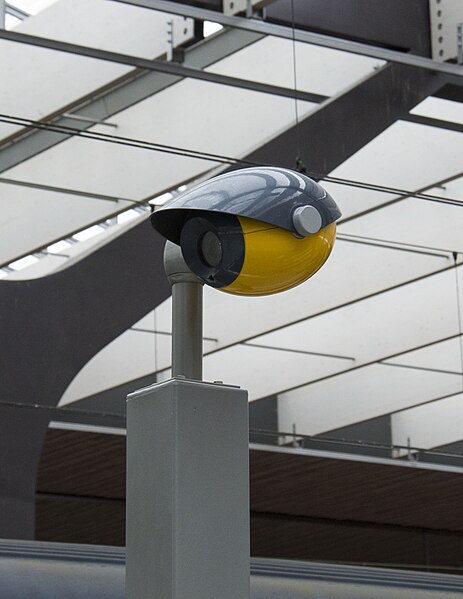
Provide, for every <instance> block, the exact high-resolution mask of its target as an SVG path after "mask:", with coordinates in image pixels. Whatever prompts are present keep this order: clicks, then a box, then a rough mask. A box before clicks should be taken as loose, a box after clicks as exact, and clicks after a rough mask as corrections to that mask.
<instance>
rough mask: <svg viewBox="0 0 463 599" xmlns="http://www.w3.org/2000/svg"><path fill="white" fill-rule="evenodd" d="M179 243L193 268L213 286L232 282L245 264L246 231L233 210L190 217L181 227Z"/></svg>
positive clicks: (186, 259) (186, 260) (192, 269)
mask: <svg viewBox="0 0 463 599" xmlns="http://www.w3.org/2000/svg"><path fill="white" fill-rule="evenodd" d="M180 247H181V249H182V254H183V258H184V259H185V262H186V263H187V265H188V266H189V268H190V269H191V271H192V272H193V273H194V274H195V275H196V276H198V277H199V278H200V279H202V280H203V281H204V282H205V283H207V284H208V285H211V286H212V287H226V286H227V285H230V284H231V283H233V281H234V280H235V279H236V278H237V277H238V276H239V274H240V272H241V269H242V267H243V263H244V254H245V245H244V235H243V231H242V229H241V225H240V222H239V219H238V218H237V217H236V216H234V215H231V214H220V213H208V214H207V219H206V218H204V217H203V216H199V215H198V216H192V217H190V218H189V219H187V220H186V222H185V224H184V225H183V227H182V232H181V235H180Z"/></svg>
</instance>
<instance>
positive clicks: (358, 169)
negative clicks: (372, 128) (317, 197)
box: [330, 121, 463, 234]
mask: <svg viewBox="0 0 463 599" xmlns="http://www.w3.org/2000/svg"><path fill="white" fill-rule="evenodd" d="M462 153H463V135H462V134H461V133H459V132H457V131H448V130H444V129H438V128H435V127H430V126H425V125H418V124H416V123H409V122H405V121H398V122H396V123H395V124H394V125H392V126H391V127H389V128H388V129H386V131H384V132H383V133H381V134H380V135H378V137H376V138H375V139H373V140H372V141H371V142H370V143H368V144H367V145H366V146H364V147H363V148H362V149H361V150H359V151H358V152H357V153H356V154H354V155H353V156H352V157H351V158H349V159H348V160H346V161H345V162H344V163H343V164H342V165H341V166H339V167H338V168H336V169H335V170H334V171H333V172H332V173H330V174H331V175H333V176H336V177H340V178H345V179H351V180H355V181H362V182H365V183H372V184H378V185H386V186H389V187H393V188H397V189H401V190H406V191H411V192H414V191H418V190H423V189H427V188H431V187H434V186H435V184H436V183H438V182H440V181H442V180H444V179H447V178H449V177H453V176H457V175H458V174H460V173H461V171H462V160H461V156H462ZM351 191H352V197H355V193H356V190H355V188H352V190H351ZM344 195H345V192H344ZM439 195H441V194H440V193H439ZM359 197H360V198H363V197H364V194H360V195H359ZM447 197H449V196H447ZM384 199H385V201H386V202H387V201H390V200H391V199H393V196H392V197H391V196H390V195H388V196H386V197H385V198H384ZM457 199H459V196H457ZM416 201H417V202H420V205H421V202H422V200H416ZM379 203H380V197H378V196H377V195H376V194H372V195H371V196H370V197H369V199H368V197H367V199H366V201H364V202H361V203H360V206H359V207H358V208H355V202H354V200H353V199H352V200H351V202H350V206H349V205H348V207H347V210H346V216H352V214H353V213H354V214H355V213H356V212H362V211H363V210H364V209H365V208H367V207H371V206H375V205H378V204H379ZM352 207H354V208H352ZM385 223H386V224H388V220H386V219H385ZM351 224H352V223H346V225H342V226H343V228H345V230H346V231H350V230H351ZM359 226H360V225H359ZM392 227H393V223H391V228H392ZM363 232H364V233H365V234H367V225H365V228H364V230H363Z"/></svg>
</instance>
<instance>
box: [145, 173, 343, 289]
mask: <svg viewBox="0 0 463 599" xmlns="http://www.w3.org/2000/svg"><path fill="white" fill-rule="evenodd" d="M340 216H341V212H340V210H339V208H338V206H337V205H336V203H335V201H334V200H333V198H332V197H331V196H330V195H329V194H328V193H327V192H326V191H325V190H324V189H323V187H322V186H321V185H319V184H318V183H316V182H315V181H313V180H312V179H310V178H309V177H307V176H305V175H303V174H301V173H297V172H294V171H291V170H289V169H284V168H277V167H255V168H247V169H242V170H237V171H232V172H229V173H226V174H224V175H220V176H218V177H214V178H213V179H210V180H208V181H206V182H205V183H202V184H200V185H198V186H197V187H195V188H194V189H192V190H191V191H188V192H186V193H184V194H182V195H181V196H179V197H178V198H175V199H174V200H172V201H171V202H169V203H168V204H166V205H165V206H163V207H161V208H160V209H158V210H156V211H155V212H154V213H153V214H152V215H151V223H152V225H153V227H154V228H155V229H156V230H157V231H158V232H159V233H161V235H163V236H164V237H166V238H167V239H168V240H170V241H172V242H173V243H175V244H177V245H179V246H180V248H181V251H182V255H183V258H184V260H185V262H186V264H187V265H188V267H189V268H190V270H191V271H192V272H193V273H194V274H195V275H196V276H197V277H198V278H199V279H200V280H201V281H202V282H204V283H205V284H206V285H210V286H212V287H215V288H217V289H219V290H220V291H225V292H227V293H233V294H237V295H268V294H272V293H277V292H279V291H285V290H286V289H290V288H291V287H294V286H295V285H298V284H299V283H302V282H303V281H305V280H306V279H308V278H309V277H311V276H312V275H313V274H315V273H316V272H317V271H318V270H319V269H320V268H321V267H322V266H323V264H324V263H325V262H326V260H327V258H328V256H329V255H330V253H331V250H332V248H333V245H334V241H335V237H336V220H337V219H338V218H339V217H340Z"/></svg>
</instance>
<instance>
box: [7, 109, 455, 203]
mask: <svg viewBox="0 0 463 599" xmlns="http://www.w3.org/2000/svg"><path fill="white" fill-rule="evenodd" d="M0 122H5V123H8V124H13V125H21V126H24V127H30V128H33V129H44V130H48V131H52V132H55V133H61V134H65V135H70V136H77V137H83V138H86V139H90V140H95V141H105V142H108V143H115V144H118V145H125V146H128V147H136V148H140V149H144V150H151V151H156V152H162V153H167V154H174V155H179V156H184V157H187V158H197V159H199V160H208V161H211V162H216V163H221V164H229V165H231V166H272V165H270V164H267V163H262V162H253V161H250V160H245V159H241V158H234V157H230V156H224V155H220V154H212V153H209V152H203V151H201V150H190V149H188V148H180V147H178V146H169V145H166V144H159V143H156V142H150V141H145V140H140V139H136V138H130V137H122V136H119V135H113V134H109V133H97V132H94V131H82V130H80V129H76V128H74V127H69V126H65V125H54V124H52V123H44V122H41V121H35V120H32V119H26V118H23V117H16V116H12V115H7V114H0ZM273 166H274V165H273ZM306 174H307V175H309V176H311V177H313V178H314V179H317V180H323V181H325V182H327V183H334V184H338V185H346V186H349V187H355V188H359V189H367V190H369V191H375V192H380V193H387V194H391V195H399V196H404V197H407V198H408V197H409V198H416V199H421V200H427V201H433V202H437V203H442V204H450V205H454V206H459V207H461V206H463V201H462V200H458V199H456V198H446V197H444V196H438V195H434V194H428V193H423V192H421V191H411V190H406V189H401V188H397V187H389V186H386V185H381V184H375V183H366V182H363V181H356V180H353V179H345V178H341V177H334V176H331V175H324V174H323V173H317V172H315V171H307V173H306ZM462 176H463V172H461V173H457V174H456V175H455V176H453V177H451V178H449V179H447V180H446V182H448V181H449V180H453V179H457V178H459V177H462ZM438 184H439V182H435V183H434V184H432V185H430V186H429V187H430V188H432V187H435V186H436V185H438ZM140 203H142V202H140Z"/></svg>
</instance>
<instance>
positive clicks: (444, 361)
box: [387, 337, 463, 372]
mask: <svg viewBox="0 0 463 599" xmlns="http://www.w3.org/2000/svg"><path fill="white" fill-rule="evenodd" d="M461 343H463V340H460V338H459V337H457V338H455V339H450V340H449V341H444V342H442V343H436V344H435V345H431V346H429V347H426V348H423V349H419V350H416V351H412V352H409V353H407V354H404V355H403V356H400V357H398V358H391V359H390V360H388V361H387V362H388V363H390V364H405V365H408V366H413V367H416V368H429V369H437V370H445V371H449V372H461V371H462V354H461V349H462V346H461Z"/></svg>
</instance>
